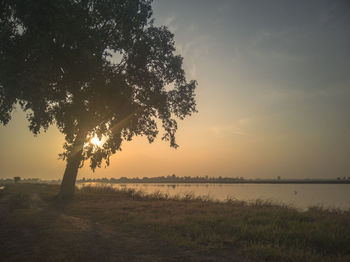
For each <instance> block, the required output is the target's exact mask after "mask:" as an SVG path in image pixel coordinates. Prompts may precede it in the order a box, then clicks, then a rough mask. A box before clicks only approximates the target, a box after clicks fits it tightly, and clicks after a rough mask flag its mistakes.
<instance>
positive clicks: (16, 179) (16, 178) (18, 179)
mask: <svg viewBox="0 0 350 262" xmlns="http://www.w3.org/2000/svg"><path fill="white" fill-rule="evenodd" d="M13 180H14V182H15V183H18V182H19V181H21V177H19V176H15V177H14V178H13Z"/></svg>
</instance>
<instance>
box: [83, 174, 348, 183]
mask: <svg viewBox="0 0 350 262" xmlns="http://www.w3.org/2000/svg"><path fill="white" fill-rule="evenodd" d="M78 182H79V183H89V182H101V183H119V184H120V183H220V184H225V183H226V184H350V177H343V178H340V177H338V178H336V179H281V178H280V177H277V178H276V179H245V178H243V177H233V178H232V177H221V176H219V177H208V176H205V177H200V176H196V177H191V176H184V177H178V176H176V175H171V176H160V177H143V178H138V177H136V178H127V177H121V178H110V179H108V178H96V179H86V178H82V179H79V180H78Z"/></svg>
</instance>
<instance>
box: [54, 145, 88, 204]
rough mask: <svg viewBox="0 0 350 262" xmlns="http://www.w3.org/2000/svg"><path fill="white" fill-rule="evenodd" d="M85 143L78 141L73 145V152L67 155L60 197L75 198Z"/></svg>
mask: <svg viewBox="0 0 350 262" xmlns="http://www.w3.org/2000/svg"><path fill="white" fill-rule="evenodd" d="M83 145H84V143H83V142H81V141H77V142H76V143H75V145H74V147H73V150H72V152H70V153H69V155H68V157H67V165H66V170H65V171H64V175H63V179H62V183H61V189H60V193H59V195H58V197H59V198H60V199H71V198H73V195H74V191H75V181H76V179H77V175H78V169H79V166H80V161H81V157H82V152H83Z"/></svg>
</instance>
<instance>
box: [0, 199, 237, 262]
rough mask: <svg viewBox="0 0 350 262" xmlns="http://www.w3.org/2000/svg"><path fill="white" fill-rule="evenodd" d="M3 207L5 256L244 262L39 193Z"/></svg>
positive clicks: (0, 235)
mask: <svg viewBox="0 0 350 262" xmlns="http://www.w3.org/2000/svg"><path fill="white" fill-rule="evenodd" d="M27 197H28V196H27ZM21 201H22V202H21ZM23 201H24V202H23ZM11 205H12V207H11ZM13 205H14V206H13ZM16 205H17V206H16ZM0 209H1V210H0V212H1V214H0V239H1V242H0V250H1V257H0V261H9V262H10V261H26V262H28V261H152V262H154V261H170V262H171V261H207V262H209V261H223V262H224V261H242V260H238V259H237V258H234V257H230V256H226V257H218V256H209V255H203V254H199V253H198V252H197V253H196V252H193V251H191V250H189V249H186V248H179V247H175V246H173V245H171V244H169V243H168V242H166V241H164V240H162V239H161V238H157V237H155V236H154V234H152V233H151V232H147V231H145V230H139V229H136V228H130V227H125V226H123V225H122V224H118V223H115V222H114V223H105V222H103V223H100V222H98V221H93V220H92V219H90V218H87V217H86V216H77V215H72V214H70V212H69V209H68V210H67V209H66V208H57V207H53V206H52V204H50V203H46V202H45V201H43V200H42V199H41V198H40V197H39V195H37V194H30V195H29V197H28V198H27V199H26V200H25V199H13V198H11V197H4V198H2V199H1V201H0Z"/></svg>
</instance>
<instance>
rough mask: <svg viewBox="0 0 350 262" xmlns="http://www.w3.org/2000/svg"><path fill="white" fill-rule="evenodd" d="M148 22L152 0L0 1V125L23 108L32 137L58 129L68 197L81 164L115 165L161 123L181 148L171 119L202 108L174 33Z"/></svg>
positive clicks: (63, 193)
mask: <svg viewBox="0 0 350 262" xmlns="http://www.w3.org/2000/svg"><path fill="white" fill-rule="evenodd" d="M151 16H152V8H151V1H150V0H118V1H117V0H105V1H100V0H60V1H50V0H2V1H1V2H0V121H1V122H2V123H3V124H7V123H8V122H9V120H10V119H11V111H12V110H13V109H14V108H15V107H16V105H19V106H20V107H21V108H22V109H23V110H24V111H25V112H27V118H28V120H29V123H30V124H29V128H30V130H31V131H32V132H33V133H34V134H35V135H36V134H38V133H39V132H40V131H41V130H46V129H47V128H48V127H49V126H50V125H52V124H55V125H56V126H57V127H58V129H59V130H60V131H61V132H62V133H63V134H64V135H65V140H66V142H65V144H64V152H63V153H62V154H60V156H61V157H62V158H63V159H64V160H66V162H67V165H66V169H65V172H64V176H63V180H62V184H61V190H60V196H61V197H63V198H67V197H72V196H73V193H74V188H75V181H76V177H77V172H78V169H79V167H81V166H82V165H83V163H84V161H86V160H88V159H90V167H91V168H92V169H93V170H94V169H95V168H96V167H101V163H102V162H103V160H105V162H106V165H109V159H110V156H111V155H112V154H114V153H116V152H117V151H118V150H120V149H121V144H122V141H124V140H127V141H129V140H131V139H132V138H133V136H135V135H145V136H146V137H147V138H148V140H149V142H152V141H153V140H154V139H155V137H156V136H157V134H158V126H157V125H159V124H161V125H162V127H163V129H164V134H163V136H162V139H163V140H167V141H169V142H170V146H172V147H177V144H176V142H175V132H176V130H177V122H176V119H175V118H176V117H177V118H179V119H183V118H185V117H186V116H189V115H191V113H193V112H195V111H196V109H195V99H194V90H195V87H196V82H195V81H190V82H187V81H186V79H185V73H184V70H183V69H182V57H181V56H180V55H176V54H175V53H174V52H175V48H174V39H173V37H174V36H173V34H172V33H171V32H169V30H168V29H167V28H166V27H157V26H155V25H154V24H153V20H152V19H151ZM157 119H158V120H159V121H158V120H157ZM94 135H97V136H98V137H99V138H100V139H101V138H103V139H104V141H105V142H104V143H103V145H102V146H100V147H98V146H96V145H94V144H92V143H91V138H92V137H93V136H94Z"/></svg>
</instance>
